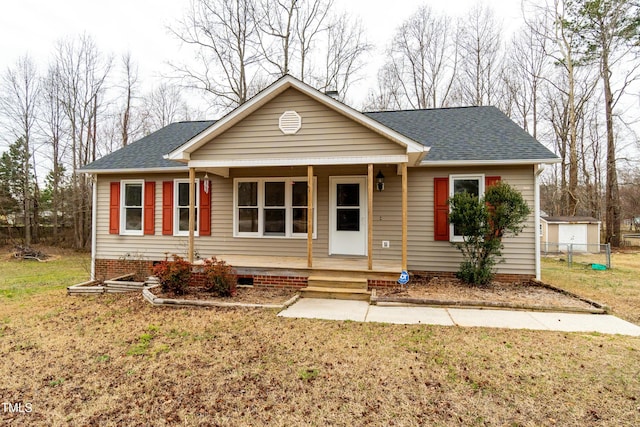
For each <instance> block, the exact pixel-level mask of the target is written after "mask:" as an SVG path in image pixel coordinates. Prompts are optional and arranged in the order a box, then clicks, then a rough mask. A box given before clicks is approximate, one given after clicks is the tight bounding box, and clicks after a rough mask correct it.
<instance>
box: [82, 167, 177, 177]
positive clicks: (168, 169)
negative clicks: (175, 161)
mask: <svg viewBox="0 0 640 427" xmlns="http://www.w3.org/2000/svg"><path fill="white" fill-rule="evenodd" d="M188 171H189V168H188V167H187V166H171V167H166V168H148V169H145V168H138V169H133V168H129V169H91V170H79V171H78V173H86V174H89V175H98V174H127V173H169V172H188Z"/></svg>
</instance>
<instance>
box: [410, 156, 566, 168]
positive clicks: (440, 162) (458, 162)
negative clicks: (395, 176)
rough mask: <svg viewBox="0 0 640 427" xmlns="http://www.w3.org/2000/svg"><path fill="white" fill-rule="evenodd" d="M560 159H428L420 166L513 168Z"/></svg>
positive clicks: (548, 162)
mask: <svg viewBox="0 0 640 427" xmlns="http://www.w3.org/2000/svg"><path fill="white" fill-rule="evenodd" d="M559 162H560V159H557V158H556V159H531V160H529V159H513V160H437V161H431V162H430V161H429V160H428V159H427V160H425V161H423V162H422V163H420V166H496V165H499V166H511V165H537V164H551V163H559Z"/></svg>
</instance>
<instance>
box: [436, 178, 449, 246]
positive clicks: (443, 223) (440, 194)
mask: <svg viewBox="0 0 640 427" xmlns="http://www.w3.org/2000/svg"><path fill="white" fill-rule="evenodd" d="M433 193H434V195H433V205H434V213H433V222H434V224H433V239H434V240H444V241H448V240H449V204H448V203H447V200H448V199H449V177H446V178H434V179H433Z"/></svg>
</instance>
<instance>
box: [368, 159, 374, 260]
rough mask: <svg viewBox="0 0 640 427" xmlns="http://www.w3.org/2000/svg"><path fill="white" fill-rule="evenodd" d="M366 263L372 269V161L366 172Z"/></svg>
mask: <svg viewBox="0 0 640 427" xmlns="http://www.w3.org/2000/svg"><path fill="white" fill-rule="evenodd" d="M367 265H368V269H369V270H373V163H369V167H368V172H367Z"/></svg>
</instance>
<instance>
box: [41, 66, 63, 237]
mask: <svg viewBox="0 0 640 427" xmlns="http://www.w3.org/2000/svg"><path fill="white" fill-rule="evenodd" d="M42 88H43V91H42V92H43V93H42V102H41V109H40V114H39V116H40V127H41V131H42V133H43V135H44V138H45V141H46V144H47V145H48V146H50V148H51V156H50V160H51V171H50V173H49V178H50V181H51V192H52V194H51V209H52V211H53V224H52V225H53V240H54V242H57V241H58V238H59V236H58V231H59V224H58V219H59V218H58V214H59V212H61V211H63V209H62V208H63V206H64V201H63V192H62V191H61V188H60V187H61V184H62V181H63V178H64V172H65V168H64V159H65V156H66V144H65V140H66V136H67V123H66V121H65V115H64V110H63V109H64V106H63V104H62V87H61V81H60V78H59V76H58V74H57V69H56V68H55V67H50V68H49V71H48V72H47V75H46V76H45V78H44V79H43V82H42ZM63 219H64V213H63Z"/></svg>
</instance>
